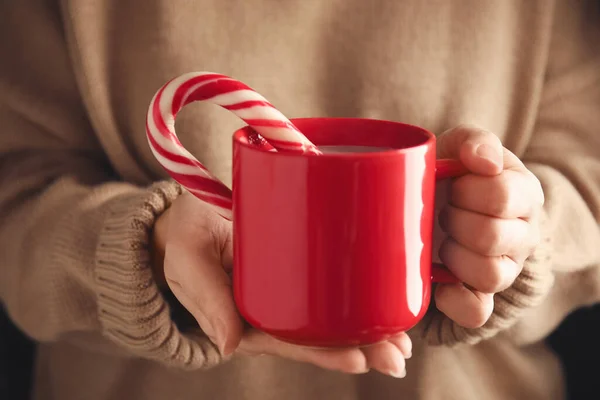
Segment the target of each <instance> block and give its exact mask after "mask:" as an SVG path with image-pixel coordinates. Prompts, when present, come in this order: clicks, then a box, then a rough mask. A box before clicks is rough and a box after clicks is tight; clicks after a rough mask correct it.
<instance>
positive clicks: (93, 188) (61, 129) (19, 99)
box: [0, 1, 220, 369]
mask: <svg viewBox="0 0 600 400" xmlns="http://www.w3.org/2000/svg"><path fill="white" fill-rule="evenodd" d="M54 3H55V2H42V1H35V2H34V1H31V2H11V1H9V2H0V15H2V16H3V18H2V20H3V22H2V24H0V59H1V60H2V62H0V121H1V126H2V133H1V134H0V187H1V190H0V246H1V250H0V299H1V301H2V303H3V305H4V306H5V307H6V309H7V311H8V313H9V315H10V316H11V318H12V319H13V320H14V321H15V323H16V324H17V325H18V326H19V327H20V328H21V329H22V330H23V331H24V332H25V333H26V334H28V335H29V336H31V337H33V338H34V339H36V340H37V341H44V342H52V341H57V340H67V339H68V338H69V337H73V336H79V337H82V336H84V337H98V338H99V339H101V341H102V342H104V341H106V340H107V339H108V341H109V342H112V344H111V349H113V348H114V350H115V351H116V352H119V353H122V354H125V355H129V356H135V357H143V358H148V359H152V360H156V361H158V362H161V363H163V364H165V365H169V366H177V367H182V368H187V369H197V368H206V367H209V366H212V365H215V364H216V363H217V362H218V361H220V356H219V353H218V351H217V350H216V349H215V347H214V346H213V345H212V344H211V342H210V341H209V340H208V339H207V338H206V337H205V336H203V335H201V334H189V335H184V334H182V333H181V332H180V331H179V329H178V327H177V326H176V324H175V323H174V321H173V320H172V319H171V311H172V310H171V308H170V307H169V305H168V304H167V302H166V301H165V298H164V297H163V296H162V294H161V292H160V291H159V289H158V287H157V285H156V284H155V282H154V281H153V276H152V272H151V268H150V263H149V260H150V254H149V249H148V247H149V246H148V243H149V234H150V232H151V229H152V227H153V224H154V221H155V219H156V218H157V217H158V216H159V215H160V214H161V213H162V212H163V210H165V209H166V208H167V207H168V206H169V205H170V204H171V202H172V201H173V200H174V199H175V198H176V197H177V196H178V195H179V194H180V193H181V189H180V187H179V186H178V185H176V184H175V183H173V182H169V181H160V182H156V183H151V182H150V180H149V181H148V184H147V185H146V186H139V185H134V184H131V183H126V182H123V181H122V180H121V179H120V178H119V176H117V175H116V174H115V173H114V171H113V169H112V168H111V166H110V164H109V163H108V161H107V159H106V157H105V155H104V153H103V151H102V147H101V145H100V143H99V141H98V140H97V139H96V137H95V134H94V130H93V129H92V127H91V124H90V123H89V121H88V119H87V114H86V112H85V107H84V105H83V104H82V101H81V98H80V96H79V92H78V89H77V85H76V82H75V79H74V77H73V71H72V69H71V65H70V62H69V57H68V53H67V46H66V44H65V41H64V37H63V32H62V29H61V22H60V15H59V12H58V10H54V9H51V8H50V7H52V6H50V4H54ZM56 3H57V2H56ZM92 342H93V341H92ZM90 346H91V345H90ZM111 351H112V350H111Z"/></svg>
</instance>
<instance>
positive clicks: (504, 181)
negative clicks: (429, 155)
mask: <svg viewBox="0 0 600 400" xmlns="http://www.w3.org/2000/svg"><path fill="white" fill-rule="evenodd" d="M536 181H537V179H536V178H535V177H533V175H532V174H525V173H522V172H520V171H514V170H504V171H502V173H501V174H499V175H495V176H481V175H475V174H468V175H465V176H463V177H461V178H458V179H456V180H455V181H454V182H453V183H452V187H451V190H450V200H449V201H450V204H452V205H453V206H455V207H457V208H462V209H463V210H469V211H474V212H477V213H481V214H485V215H488V216H492V217H497V218H504V219H510V218H525V219H526V218H529V217H531V216H533V215H535V214H536V213H537V212H538V211H539V209H540V208H541V206H542V205H543V203H544V195H543V193H542V191H541V189H540V186H539V185H538V183H536Z"/></svg>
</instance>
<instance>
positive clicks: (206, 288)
mask: <svg viewBox="0 0 600 400" xmlns="http://www.w3.org/2000/svg"><path fill="white" fill-rule="evenodd" d="M153 247H154V248H153V251H154V254H155V257H154V258H155V261H156V262H155V263H154V266H155V275H156V279H157V282H158V283H159V284H160V283H161V282H162V283H163V284H165V285H168V286H169V288H170V289H171V291H172V292H173V294H174V295H175V296H176V297H177V299H178V300H179V302H180V303H181V304H182V305H183V306H184V307H185V308H186V309H187V310H188V311H189V312H190V313H191V314H192V315H193V316H194V318H195V319H196V321H197V322H198V324H199V326H200V328H201V329H202V330H203V332H204V333H205V334H206V335H207V336H208V337H209V338H210V339H211V341H212V342H213V343H214V344H215V345H217V347H218V348H219V350H220V352H221V354H223V355H225V356H227V355H230V354H232V353H237V354H241V355H261V354H270V355H276V356H280V357H284V358H288V359H291V360H296V361H301V362H308V363H311V364H314V365H316V366H319V367H322V368H326V369H332V370H338V371H343V372H347V373H364V372H367V371H368V370H369V369H371V368H373V369H376V370H378V371H380V372H382V373H384V374H388V375H392V376H396V377H403V376H404V375H405V374H406V370H405V359H406V358H409V357H410V355H411V349H412V344H411V341H410V339H409V337H408V335H406V334H405V333H402V334H399V335H397V336H396V337H394V338H392V339H390V340H388V341H386V342H382V343H378V344H375V345H373V346H368V347H365V348H348V349H322V350H319V349H311V348H306V347H301V346H295V345H291V344H288V343H284V342H281V341H279V340H277V339H274V338H272V337H270V336H268V335H266V334H264V333H261V332H259V331H257V330H254V329H249V330H246V331H244V324H243V322H242V319H241V318H240V316H239V314H238V312H237V309H236V306H235V303H234V300H233V293H232V288H231V280H230V277H229V274H228V271H230V269H231V266H232V263H233V249H232V226H231V223H230V222H229V221H226V220H225V219H223V218H221V217H220V216H219V215H217V214H216V213H215V212H214V211H213V210H212V209H211V208H210V207H209V206H208V205H206V204H205V203H203V202H201V201H200V200H198V199H196V198H195V197H193V196H192V195H190V194H189V193H187V192H186V193H184V194H183V195H182V196H180V197H179V198H178V199H177V200H176V201H175V202H174V203H173V204H172V205H171V207H170V208H169V209H168V210H167V211H166V212H165V213H164V214H162V215H161V216H160V217H159V219H158V220H157V222H156V224H155V229H154V234H153Z"/></svg>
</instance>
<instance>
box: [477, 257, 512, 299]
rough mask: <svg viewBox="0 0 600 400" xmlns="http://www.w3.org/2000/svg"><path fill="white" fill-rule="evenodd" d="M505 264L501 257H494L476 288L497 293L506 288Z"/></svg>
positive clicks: (484, 291)
mask: <svg viewBox="0 0 600 400" xmlns="http://www.w3.org/2000/svg"><path fill="white" fill-rule="evenodd" d="M504 267H505V265H503V263H502V258H501V257H494V258H493V260H492V261H491V262H490V265H488V267H487V268H486V271H485V273H484V274H483V280H482V282H481V283H480V284H479V287H478V288H477V289H478V290H479V291H481V292H483V293H498V292H500V291H501V290H503V289H505V288H506V280H507V279H506V272H507V271H505V268H504Z"/></svg>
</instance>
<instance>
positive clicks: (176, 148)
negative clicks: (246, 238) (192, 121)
mask: <svg viewBox="0 0 600 400" xmlns="http://www.w3.org/2000/svg"><path fill="white" fill-rule="evenodd" d="M194 101H209V102H211V103H214V104H217V105H219V106H221V107H223V108H225V109H227V110H229V111H231V112H233V113H234V114H235V115H237V116H238V117H240V118H241V119H242V120H244V121H245V122H246V123H247V124H248V125H250V126H251V127H252V128H254V130H255V131H256V132H258V133H259V134H260V135H261V136H262V137H261V136H258V135H257V137H256V138H255V140H254V141H255V143H259V144H260V145H261V146H262V147H263V149H265V150H267V151H275V149H276V150H279V151H286V152H297V153H304V154H320V152H319V150H318V149H317V148H316V147H315V145H313V144H312V143H311V142H310V141H309V140H308V139H307V138H306V137H305V136H304V135H303V134H302V133H301V132H300V131H299V130H298V128H296V127H295V126H294V124H292V123H291V122H290V121H289V120H288V119H287V118H286V117H285V116H284V115H283V114H282V113H281V112H279V111H278V110H277V109H276V108H275V107H273V105H271V103H269V102H268V101H267V100H266V99H265V98H264V97H263V96H261V95H260V94H258V93H257V92H255V91H254V90H252V89H251V88H250V87H248V86H246V85H245V84H243V83H242V82H239V81H236V80H235V79H232V78H230V77H228V76H225V75H221V74H215V73H211V72H192V73H188V74H184V75H181V76H179V77H177V78H175V79H173V80H171V81H170V82H168V83H167V84H165V85H164V86H163V87H162V88H161V89H160V90H159V91H158V92H157V93H156V95H155V96H154V98H153V99H152V102H151V103H150V108H149V110H148V116H147V119H146V135H147V137H148V142H149V144H150V148H151V149H152V152H153V154H154V156H155V157H156V159H157V160H158V162H159V163H160V164H161V165H162V166H163V168H164V169H165V170H166V171H167V172H168V173H169V175H170V176H171V177H172V178H173V179H175V180H176V181H177V182H179V183H180V184H181V185H182V186H183V187H185V188H186V189H187V190H189V191H190V192H191V193H192V194H193V195H195V196H196V197H198V198H199V199H201V200H203V201H205V202H207V203H209V204H211V205H213V206H214V207H216V209H217V212H219V214H221V215H222V216H223V217H224V218H227V219H229V220H231V219H232V215H231V205H232V204H231V190H230V189H229V188H228V187H227V186H225V185H224V184H223V183H222V182H221V181H219V180H218V179H217V178H216V177H214V176H213V175H212V174H211V173H210V172H209V171H208V170H207V169H206V168H205V167H204V166H203V165H202V164H201V163H200V162H199V161H198V160H197V159H196V158H195V157H194V156H193V155H192V154H191V153H190V152H189V151H187V150H186V149H185V148H184V147H183V145H182V144H181V142H180V141H179V139H178V138H177V134H176V132H175V117H176V115H177V113H178V112H179V111H180V110H181V109H182V108H183V107H184V106H185V105H187V104H189V103H192V102H194ZM265 139H266V141H265Z"/></svg>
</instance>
